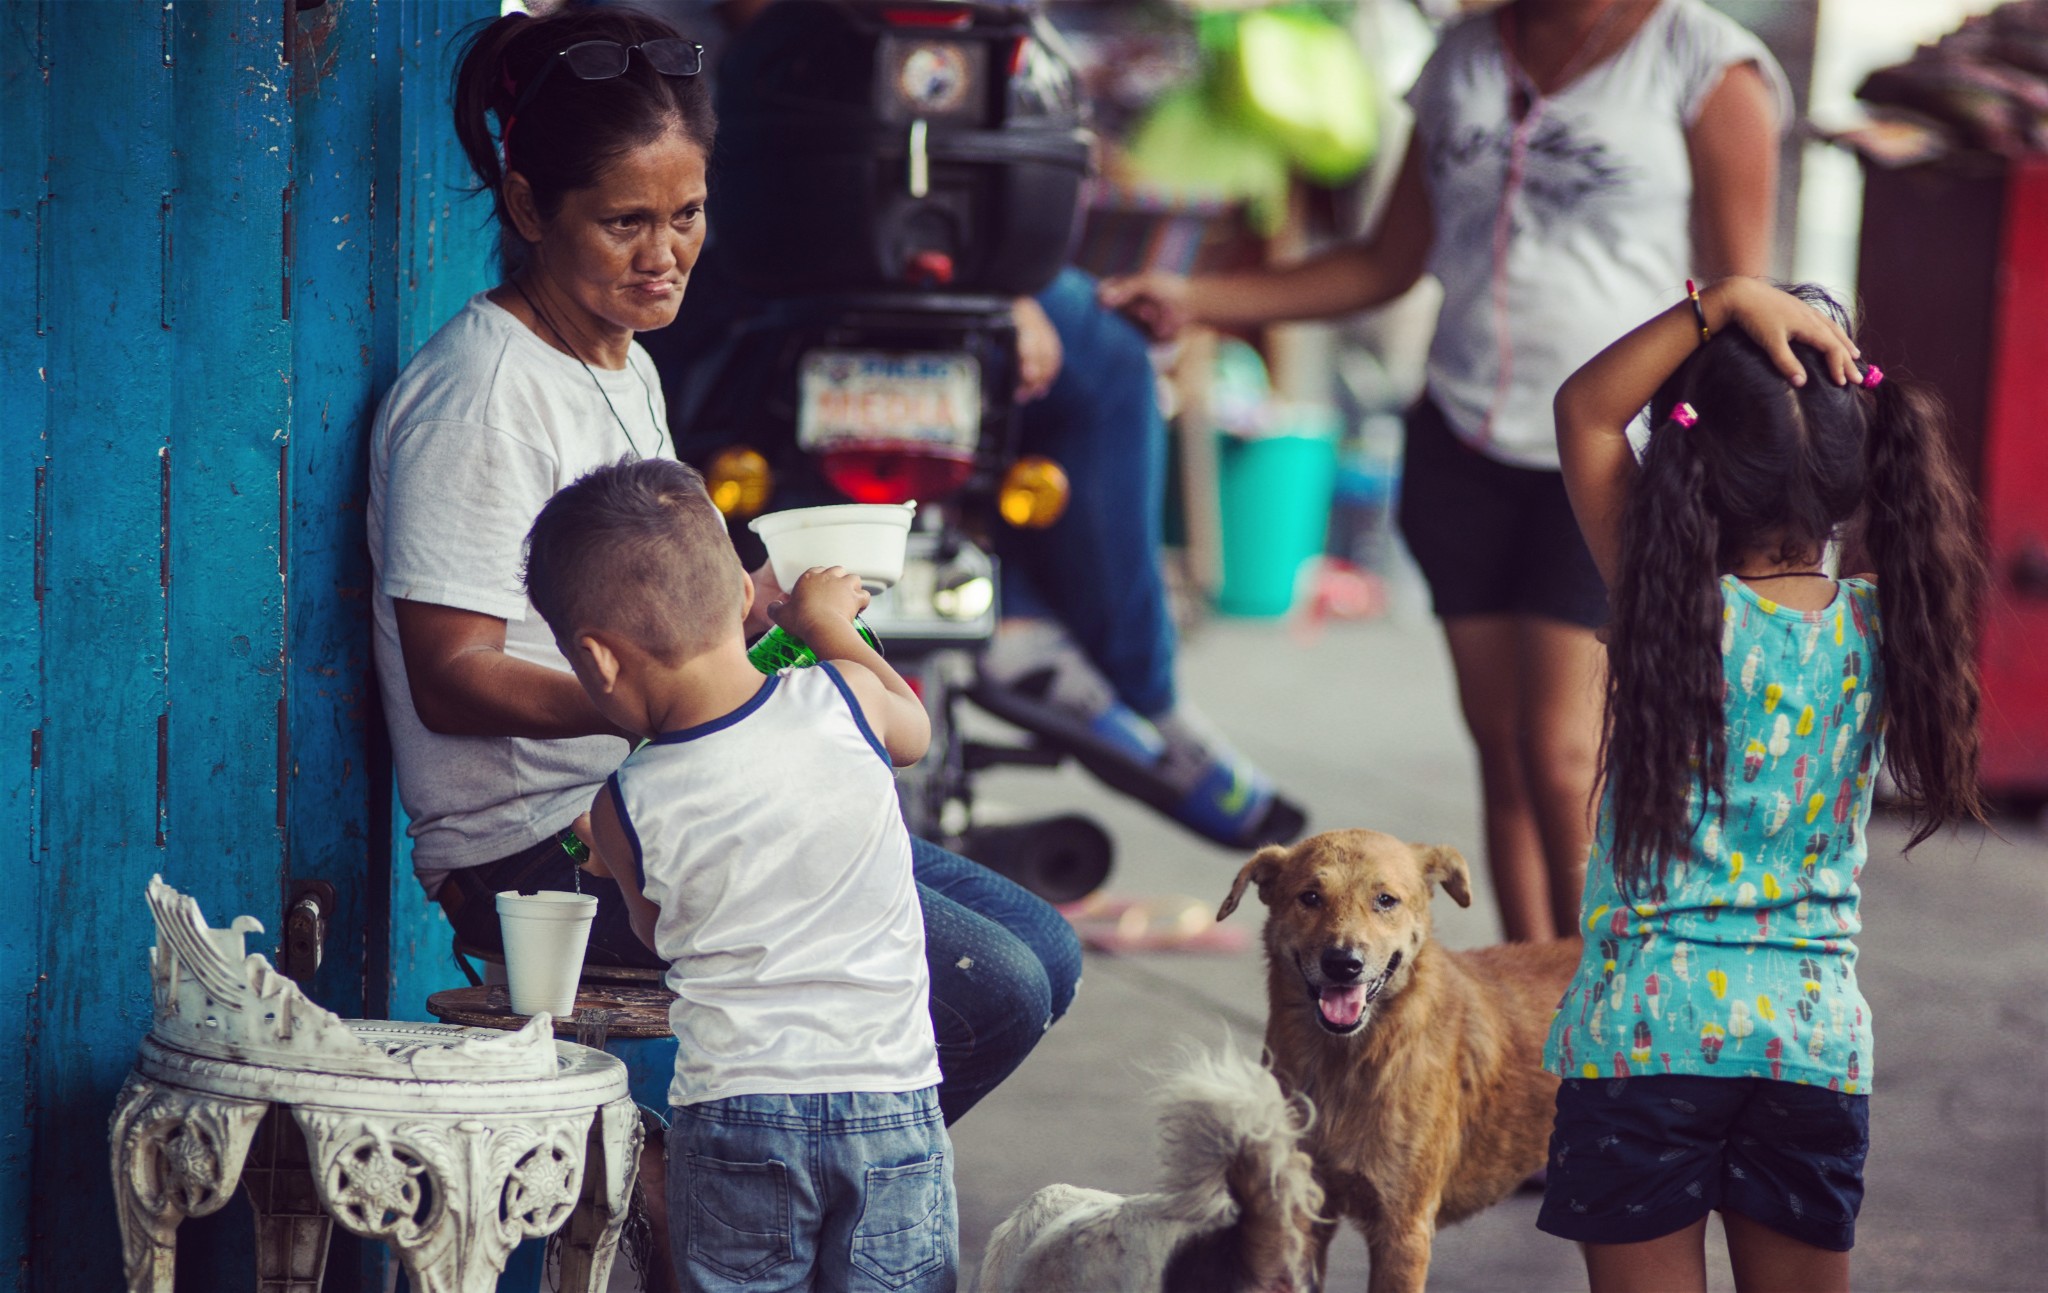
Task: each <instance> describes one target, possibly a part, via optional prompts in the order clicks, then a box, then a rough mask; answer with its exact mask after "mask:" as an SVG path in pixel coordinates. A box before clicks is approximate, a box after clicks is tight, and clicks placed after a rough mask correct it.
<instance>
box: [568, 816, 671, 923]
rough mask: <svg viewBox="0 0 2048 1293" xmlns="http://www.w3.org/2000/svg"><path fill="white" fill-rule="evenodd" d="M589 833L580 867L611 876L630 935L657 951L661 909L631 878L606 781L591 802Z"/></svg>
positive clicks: (627, 848) (629, 856)
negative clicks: (586, 855)
mask: <svg viewBox="0 0 2048 1293" xmlns="http://www.w3.org/2000/svg"><path fill="white" fill-rule="evenodd" d="M590 834H591V840H592V842H593V843H594V844H595V845H596V847H595V848H593V849H592V850H591V854H590V861H589V862H588V863H586V864H585V866H584V869H585V870H586V871H589V872H590V873H591V874H592V875H604V876H610V877H611V879H612V881H613V882H614V883H615V884H617V885H618V886H619V892H620V893H622V894H624V895H625V897H626V916H627V918H628V919H629V920H630V921H631V922H632V924H633V933H634V935H635V936H636V937H638V938H639V940H640V941H641V942H643V943H645V944H647V948H648V950H649V951H652V952H659V951H661V949H660V948H658V947H656V946H655V945H654V923H655V921H656V920H657V919H658V918H659V917H660V916H661V908H659V907H657V906H655V905H654V903H653V902H652V901H651V900H649V899H648V897H647V895H646V894H644V893H642V892H640V886H639V884H638V883H637V882H636V881H635V880H634V878H633V877H634V870H635V869H634V866H633V846H632V844H630V843H629V842H628V841H627V839H626V829H625V827H624V826H623V825H622V824H620V821H619V808H618V805H617V804H616V803H614V802H613V800H612V787H611V783H610V782H606V783H605V784H604V785H602V786H600V787H598V791H597V798H596V799H595V800H593V801H592V802H591V805H590Z"/></svg>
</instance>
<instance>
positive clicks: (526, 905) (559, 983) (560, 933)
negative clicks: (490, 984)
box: [498, 889, 597, 1019]
mask: <svg viewBox="0 0 2048 1293" xmlns="http://www.w3.org/2000/svg"><path fill="white" fill-rule="evenodd" d="M596 916H597V898H596V897H595V896H594V895H591V894H587V893H560V892H556V891H554V890H550V889H543V890H541V891H540V892H539V893H510V892H507V893H501V894H499V895H498V928H499V929H500V930H501V931H502V932H503V933H504V936H505V978H506V980H507V983H508V986H509V987H510V989H511V993H512V1011H513V1013H514V1014H520V1015H537V1014H540V1013H541V1012H543V1011H545V1012H547V1013H548V1014H551V1015H553V1016H554V1017H555V1018H557V1019H566V1018H568V1017H569V1016H571V1015H573V1014H575V1013H576V983H577V980H578V979H580V978H582V977H583V949H584V948H585V947H587V946H589V944H590V922H591V921H592V920H593V919H594V918H595V917H596Z"/></svg>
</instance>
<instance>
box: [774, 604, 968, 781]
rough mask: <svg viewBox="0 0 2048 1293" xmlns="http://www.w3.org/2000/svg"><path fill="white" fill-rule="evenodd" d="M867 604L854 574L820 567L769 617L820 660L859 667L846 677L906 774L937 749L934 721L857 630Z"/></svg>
mask: <svg viewBox="0 0 2048 1293" xmlns="http://www.w3.org/2000/svg"><path fill="white" fill-rule="evenodd" d="M867 604H868V595H867V592H866V591H865V590H864V589H862V588H861V586H860V580H859V579H858V578H856V577H855V576H854V575H853V574H852V573H851V572H850V571H848V570H846V569H845V568H844V567H841V566H820V567H816V568H813V569H811V570H806V571H805V572H804V573H803V577H802V578H800V579H798V580H797V581H796V587H795V588H794V589H792V590H791V591H790V595H789V599H788V600H787V601H783V602H778V603H776V604H775V605H773V606H771V607H769V608H768V611H769V614H770V615H772V616H774V618H775V622H776V623H778V624H780V625H782V627H784V628H785V629H788V630H789V631H790V632H791V633H794V634H796V635H797V636H798V637H799V638H801V639H803V641H804V643H805V644H806V645H807V646H809V647H810V648H811V650H813V651H815V652H817V655H818V658H819V659H820V660H830V661H832V662H833V663H834V664H842V665H858V666H859V668H857V669H842V670H841V671H840V672H841V676H842V677H844V678H846V680H847V685H848V686H850V687H852V688H853V689H854V698H855V699H856V700H858V701H860V704H861V710H862V712H863V713H864V714H866V716H867V720H868V726H869V727H871V728H873V729H874V733H875V736H876V738H877V739H878V740H880V741H881V742H882V748H883V749H885V750H887V751H888V752H889V761H890V762H891V763H893V764H895V765H896V766H897V767H899V768H901V767H905V766H908V765H909V764H912V763H916V762H917V761H918V760H919V759H921V758H923V757H924V752H925V749H926V748H927V747H928V746H930V745H931V739H932V729H931V719H930V718H929V717H928V716H927V715H926V714H925V710H924V702H923V701H921V700H919V699H918V698H917V693H916V692H914V691H912V690H911V689H910V684H909V683H907V682H905V681H903V676H902V675H901V674H899V673H897V672H896V670H895V669H893V668H891V667H890V665H889V662H888V661H887V660H884V659H883V658H882V655H881V653H880V652H879V651H876V650H875V649H874V648H873V647H871V646H869V645H868V644H867V641H866V640H865V639H864V638H862V637H861V635H860V633H859V631H858V630H856V629H855V628H854V627H853V617H854V616H855V615H858V614H859V613H860V612H861V611H862V610H863V609H865V608H866V606H867Z"/></svg>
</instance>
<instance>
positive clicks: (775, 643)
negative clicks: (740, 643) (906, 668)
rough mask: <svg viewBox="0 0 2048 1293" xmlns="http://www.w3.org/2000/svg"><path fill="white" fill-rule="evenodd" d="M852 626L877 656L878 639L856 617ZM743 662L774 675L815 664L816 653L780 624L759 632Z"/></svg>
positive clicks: (879, 640)
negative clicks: (745, 660)
mask: <svg viewBox="0 0 2048 1293" xmlns="http://www.w3.org/2000/svg"><path fill="white" fill-rule="evenodd" d="M853 627H854V628H855V629H856V630H858V631H859V633H860V636H861V640H862V641H864V642H866V643H867V644H868V645H869V646H871V647H873V648H874V649H875V651H876V652H877V653H878V654H879V653H880V652H881V650H882V642H881V639H880V638H877V637H876V636H875V631H874V630H873V629H871V628H869V627H868V622H867V621H866V620H864V619H862V618H861V617H860V616H858V615H856V616H854V617H853ZM747 663H749V664H751V665H753V666H754V667H755V668H756V669H759V670H760V671H761V672H762V673H777V672H780V671H781V670H784V669H808V668H810V667H811V666H812V665H814V664H816V663H818V653H817V652H816V651H813V650H811V649H810V648H809V647H807V646H805V645H804V643H803V639H802V638H799V637H798V636H797V635H796V634H794V633H791V632H789V631H788V630H787V629H784V628H783V627H782V626H781V625H780V624H777V625H776V626H775V627H773V628H771V629H769V630H768V631H767V632H766V633H763V634H762V635H761V636H760V638H759V639H758V640H757V641H756V642H755V643H754V645H753V646H751V647H749V648H748V649H747Z"/></svg>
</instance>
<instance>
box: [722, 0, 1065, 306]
mask: <svg viewBox="0 0 2048 1293" xmlns="http://www.w3.org/2000/svg"><path fill="white" fill-rule="evenodd" d="M718 113H719V140H718V147H717V151H716V156H715V157H714V159H713V163H712V168H713V172H712V192H713V193H714V194H716V195H717V196H716V200H717V211H718V215H717V219H718V226H719V240H720V242H721V244H722V247H723V250H724V252H725V254H727V255H729V256H731V257H732V263H733V267H734V270H735V272H736V274H737V275H738V277H739V279H740V280H741V282H742V283H744V284H745V285H746V286H747V287H748V288H750V289H751V290H753V291H756V292H762V293H770V294H789V293H803V294H813V293H818V292H830V291H867V290H886V289H891V288H902V287H906V286H910V287H928V288H939V289H943V290H947V291H954V292H970V293H981V292H985V293H992V294H998V295H1006V296H1015V295H1024V294H1028V293H1031V292H1035V291H1037V290H1038V289H1040V288H1042V287H1044V286H1045V284H1046V283H1048V282H1050V281H1051V280H1052V277H1053V275H1054V274H1055V273H1057V272H1058V271H1059V267H1060V265H1061V264H1062V262H1063V261H1064V259H1065V257H1066V254H1067V250H1068V246H1069V243H1070V241H1071V236H1072V233H1073V225H1074V220H1075V216H1076V212H1077V211H1078V210H1079V203H1078V197H1079V192H1080V186H1081V182H1082V180H1083V178H1084V177H1085V176H1086V173H1087V170H1088V162H1089V154H1090V146H1091V143H1092V137H1091V136H1090V135H1089V133H1088V131H1087V130H1085V129H1084V128H1083V126H1082V110H1081V107H1080V97H1079V93H1078V90H1077V89H1076V87H1075V85H1074V77H1073V69H1072V67H1071V66H1070V65H1069V63H1068V62H1067V60H1066V58H1065V57H1064V55H1063V54H1061V53H1060V51H1059V45H1058V37H1057V36H1056V35H1054V34H1053V32H1052V31H1051V28H1050V27H1049V26H1047V25H1045V24H1044V23H1043V21H1042V20H1041V19H1038V18H1036V17H1035V16H1034V15H1033V14H1032V13H1031V12H1030V11H1029V10H1027V9H1025V8H1022V7H1016V6H1010V5H994V4H969V3H959V2H957V0H778V3H776V4H774V5H771V6H769V7H768V8H767V9H766V10H765V11H764V12H763V13H762V14H761V16H760V17H759V18H756V19H755V20H754V22H753V23H752V24H751V25H749V26H748V27H747V29H746V30H745V31H743V32H742V33H741V34H740V35H739V36H738V37H737V38H736V39H735V40H734V42H733V44H732V45H731V47H730V48H729V49H728V50H727V52H726V54H725V57H724V59H723V61H722V63H721V66H720V68H719V77H718Z"/></svg>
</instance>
